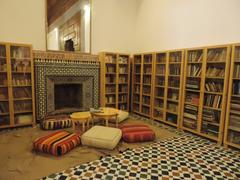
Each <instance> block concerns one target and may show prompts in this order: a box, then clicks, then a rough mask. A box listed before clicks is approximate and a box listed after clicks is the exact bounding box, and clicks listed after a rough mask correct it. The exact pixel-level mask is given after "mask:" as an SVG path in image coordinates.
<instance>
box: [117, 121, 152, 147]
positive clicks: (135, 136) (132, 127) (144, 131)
mask: <svg viewBox="0 0 240 180" xmlns="http://www.w3.org/2000/svg"><path fill="white" fill-rule="evenodd" d="M120 129H121V130H122V139H123V140H124V141H125V142H128V143H134V142H146V141H153V140H154V139H155V133H154V131H153V130H152V129H150V128H149V127H148V126H147V125H141V124H126V125H123V126H122V127H121V128H120Z"/></svg>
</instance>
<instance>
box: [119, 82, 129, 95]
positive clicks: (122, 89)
mask: <svg viewBox="0 0 240 180" xmlns="http://www.w3.org/2000/svg"><path fill="white" fill-rule="evenodd" d="M118 91H119V92H122V93H123V92H127V91H128V85H123V84H119V86H118Z"/></svg>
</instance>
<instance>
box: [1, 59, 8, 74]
mask: <svg viewBox="0 0 240 180" xmlns="http://www.w3.org/2000/svg"><path fill="white" fill-rule="evenodd" d="M0 71H5V72H6V71H7V64H6V62H5V61H2V62H1V61H0Z"/></svg>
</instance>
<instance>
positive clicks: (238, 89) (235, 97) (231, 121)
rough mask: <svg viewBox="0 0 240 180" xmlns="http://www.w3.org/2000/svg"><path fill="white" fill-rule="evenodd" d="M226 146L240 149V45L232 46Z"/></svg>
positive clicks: (225, 133)
mask: <svg viewBox="0 0 240 180" xmlns="http://www.w3.org/2000/svg"><path fill="white" fill-rule="evenodd" d="M229 79H230V80H229V90H228V100H227V112H226V123H225V131H224V145H226V146H232V147H235V148H238V149H240V44H235V45H233V46H232V55H231V68H230V78H229Z"/></svg>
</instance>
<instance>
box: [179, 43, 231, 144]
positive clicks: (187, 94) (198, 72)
mask: <svg viewBox="0 0 240 180" xmlns="http://www.w3.org/2000/svg"><path fill="white" fill-rule="evenodd" d="M230 50H231V47H230V46H228V45H226V46H211V47H203V48H194V49H187V50H186V56H185V61H186V63H185V67H184V71H185V76H184V86H183V101H182V118H181V127H182V129H184V130H187V131H190V132H193V133H196V134H198V135H201V136H204V137H207V138H209V139H212V140H215V141H217V142H218V143H221V142H222V139H223V128H224V119H225V109H226V100H227V91H228V77H229V66H230Z"/></svg>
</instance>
